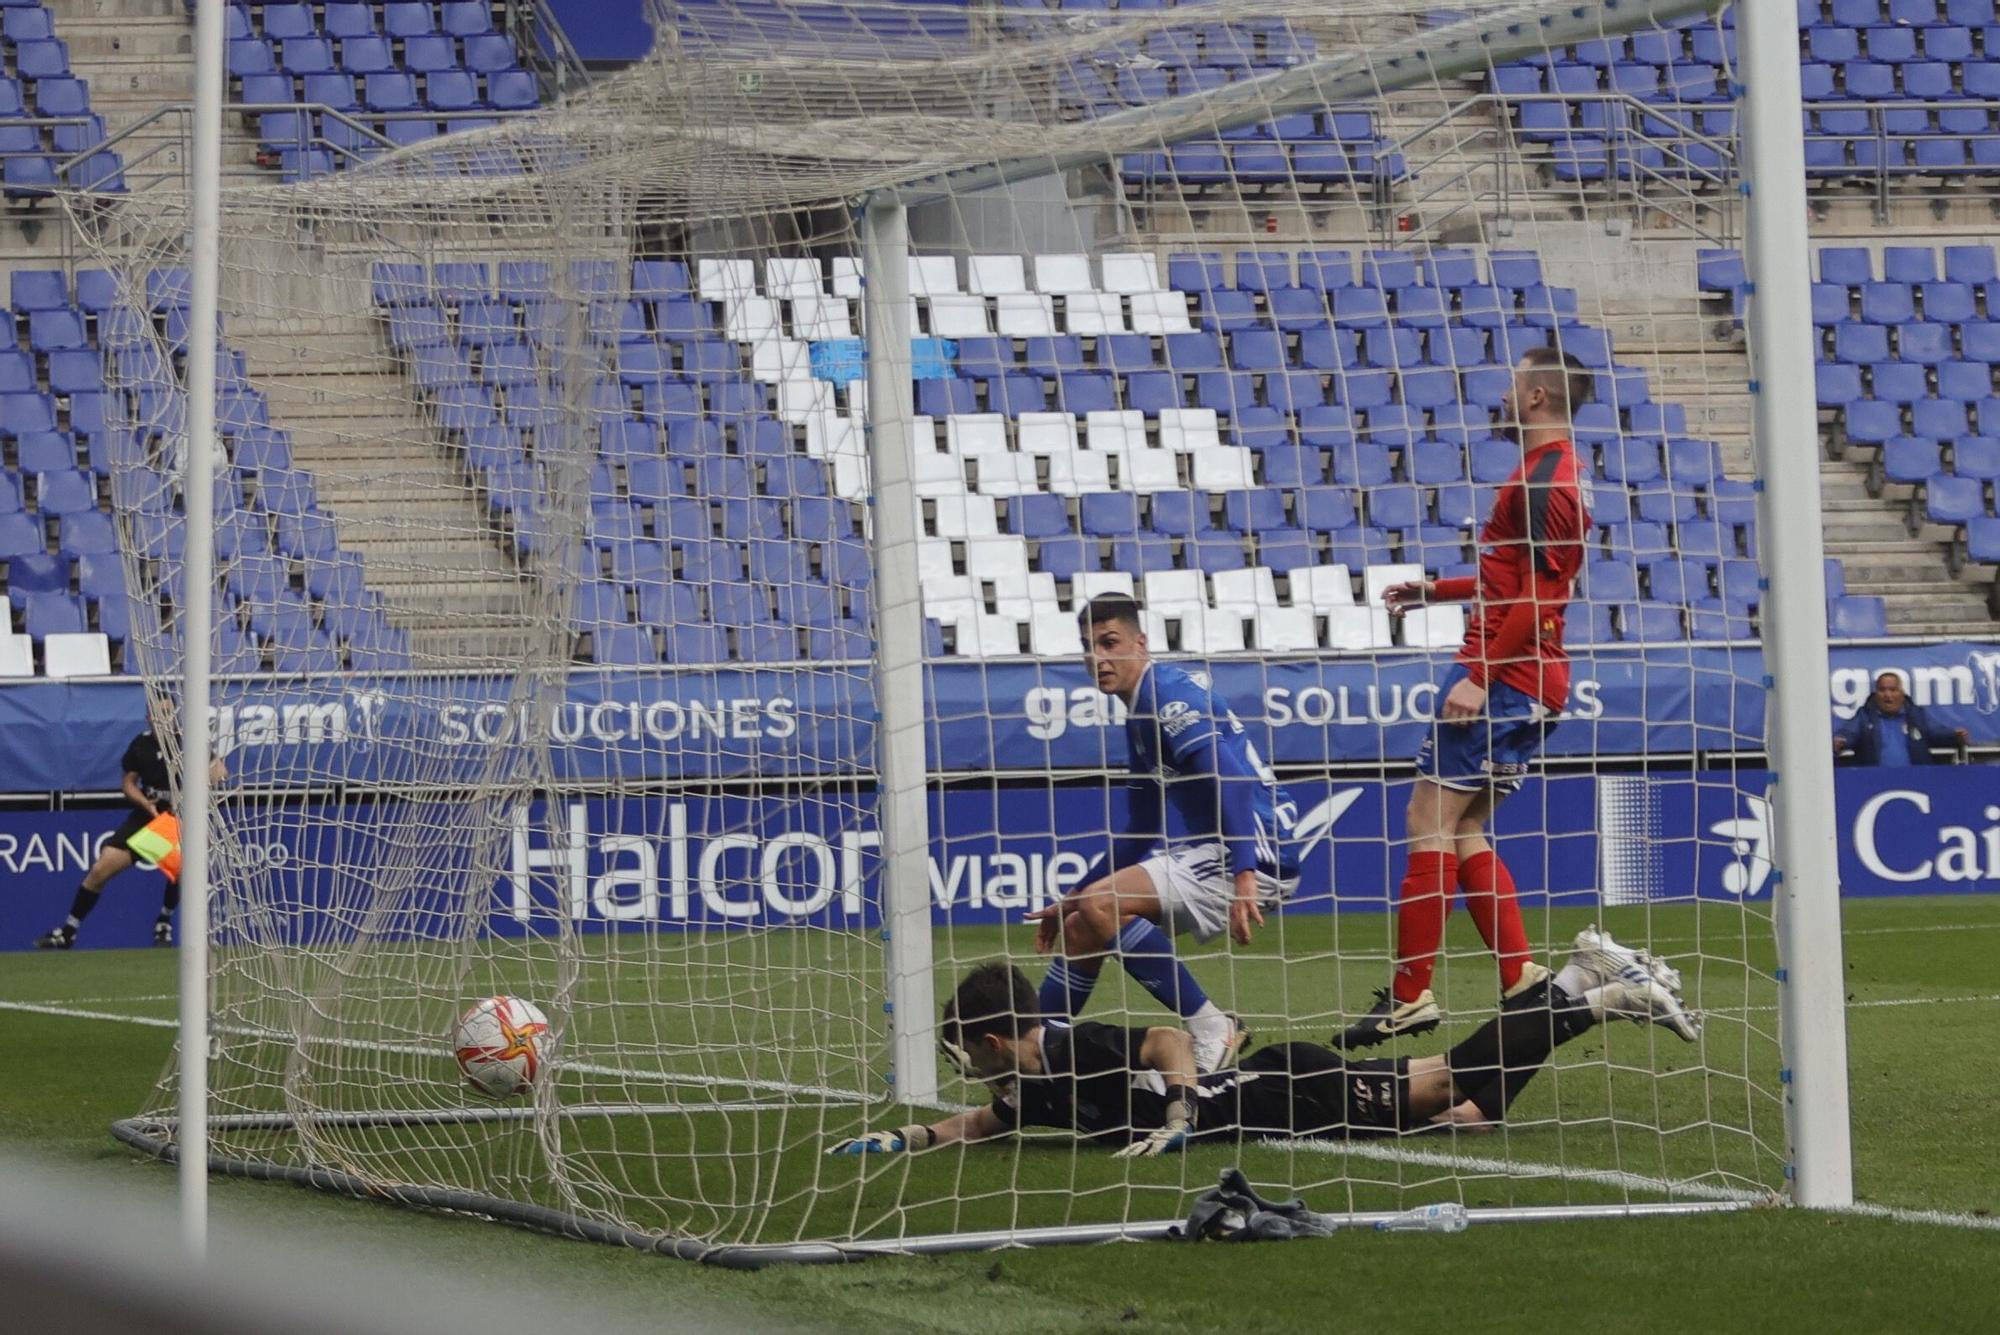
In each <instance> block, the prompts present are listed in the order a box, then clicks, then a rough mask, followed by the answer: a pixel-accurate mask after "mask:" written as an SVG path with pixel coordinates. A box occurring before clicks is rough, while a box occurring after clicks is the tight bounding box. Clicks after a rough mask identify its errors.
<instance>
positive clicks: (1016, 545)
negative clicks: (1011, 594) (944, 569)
mask: <svg viewBox="0 0 2000 1335" xmlns="http://www.w3.org/2000/svg"><path fill="white" fill-rule="evenodd" d="M986 504H987V505H988V506H989V507H990V506H991V505H992V504H993V502H991V501H987V502H986ZM965 573H966V574H968V575H977V576H978V577H979V578H981V579H990V580H992V581H993V582H994V583H996V584H998V583H1006V584H1008V586H1009V587H1011V588H1020V587H1023V586H1025V585H1026V584H1027V582H1028V542H1027V539H1025V538H1021V537H1017V536H1015V535H1014V534H1012V533H997V532H991V533H987V534H984V535H977V534H975V535H974V536H972V537H969V538H967V539H966V540H965Z"/></svg>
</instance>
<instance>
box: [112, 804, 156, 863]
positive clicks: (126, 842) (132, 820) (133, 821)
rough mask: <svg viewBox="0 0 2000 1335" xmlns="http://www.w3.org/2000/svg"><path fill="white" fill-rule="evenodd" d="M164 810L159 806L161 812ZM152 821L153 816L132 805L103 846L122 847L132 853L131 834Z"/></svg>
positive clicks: (135, 854)
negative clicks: (129, 813)
mask: <svg viewBox="0 0 2000 1335" xmlns="http://www.w3.org/2000/svg"><path fill="white" fill-rule="evenodd" d="M166 810H167V808H166V807H165V806H164V805H163V806H161V807H160V812H161V814H163V815H164V814H165V813H166ZM152 823H153V818H152V817H151V816H148V815H147V814H146V813H145V812H143V811H141V810H139V808H137V807H133V808H132V814H131V815H129V816H127V817H126V818H125V821H124V823H123V824H121V825H120V826H119V827H118V828H117V829H115V830H113V831H112V832H111V838H110V839H109V840H108V841H107V842H106V845H105V846H106V847H107V848H122V849H124V850H125V851H126V852H127V853H132V842H131V841H132V836H133V835H135V834H137V833H139V831H141V830H143V829H145V828H146V827H147V826H148V825H151V824H152ZM132 856H134V857H137V856H138V854H137V853H132Z"/></svg>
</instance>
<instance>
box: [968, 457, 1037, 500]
mask: <svg viewBox="0 0 2000 1335" xmlns="http://www.w3.org/2000/svg"><path fill="white" fill-rule="evenodd" d="M974 467H975V471H976V472H977V473H978V475H979V482H978V487H977V490H978V492H979V494H980V495H981V496H1023V495H1026V494H1027V493H1029V492H1033V491H1040V490H1041V489H1042V488H1041V479H1040V478H1039V477H1038V476H1037V472H1036V469H1035V457H1034V456H1033V455H1031V454H988V455H983V456H981V457H980V459H979V460H978V462H977V464H975V465H974Z"/></svg>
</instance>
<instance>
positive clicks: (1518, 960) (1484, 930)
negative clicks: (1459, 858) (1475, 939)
mask: <svg viewBox="0 0 2000 1335" xmlns="http://www.w3.org/2000/svg"><path fill="white" fill-rule="evenodd" d="M1458 883H1459V884H1460V885H1462V886H1464V887H1465V909H1466V912H1468V913H1470V914H1471V915H1472V922H1473V925H1474V926H1476V927H1478V928H1479V936H1480V939H1481V940H1483V941H1485V942H1486V948H1487V949H1488V950H1490V951H1492V952H1493V957H1494V958H1495V959H1497V960H1499V961H1500V990H1501V991H1502V992H1504V991H1506V990H1507V989H1508V988H1510V987H1512V986H1513V985H1514V984H1516V983H1518V982H1520V981H1521V966H1522V965H1523V964H1526V963H1527V962H1528V929H1527V928H1526V927H1523V926H1522V925H1521V906H1520V905H1519V904H1518V903H1516V902H1515V900H1514V878H1513V876H1512V875H1511V874H1510V873H1509V872H1508V871H1507V864H1506V863H1504V862H1502V861H1501V860H1500V857H1499V855H1498V854H1497V853H1495V852H1494V851H1493V850H1492V849H1490V848H1489V849H1487V850H1486V851H1485V852H1483V853H1474V854H1473V855H1472V856H1471V857H1469V858H1467V859H1466V860H1465V861H1464V862H1462V863H1460V864H1459V867H1458Z"/></svg>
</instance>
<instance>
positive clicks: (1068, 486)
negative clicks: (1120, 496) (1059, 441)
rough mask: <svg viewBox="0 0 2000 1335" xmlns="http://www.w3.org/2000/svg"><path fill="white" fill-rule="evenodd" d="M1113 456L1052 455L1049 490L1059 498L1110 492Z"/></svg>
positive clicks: (1050, 459) (1050, 457) (1083, 454)
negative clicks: (1087, 493)
mask: <svg viewBox="0 0 2000 1335" xmlns="http://www.w3.org/2000/svg"><path fill="white" fill-rule="evenodd" d="M1111 489H1112V487H1111V456H1110V455H1108V454H1086V453H1076V454H1051V455H1050V456H1049V490H1050V491H1052V492H1054V493H1055V494H1056V495H1058V496H1081V495H1082V494H1083V493H1085V492H1086V491H1110V490H1111Z"/></svg>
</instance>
